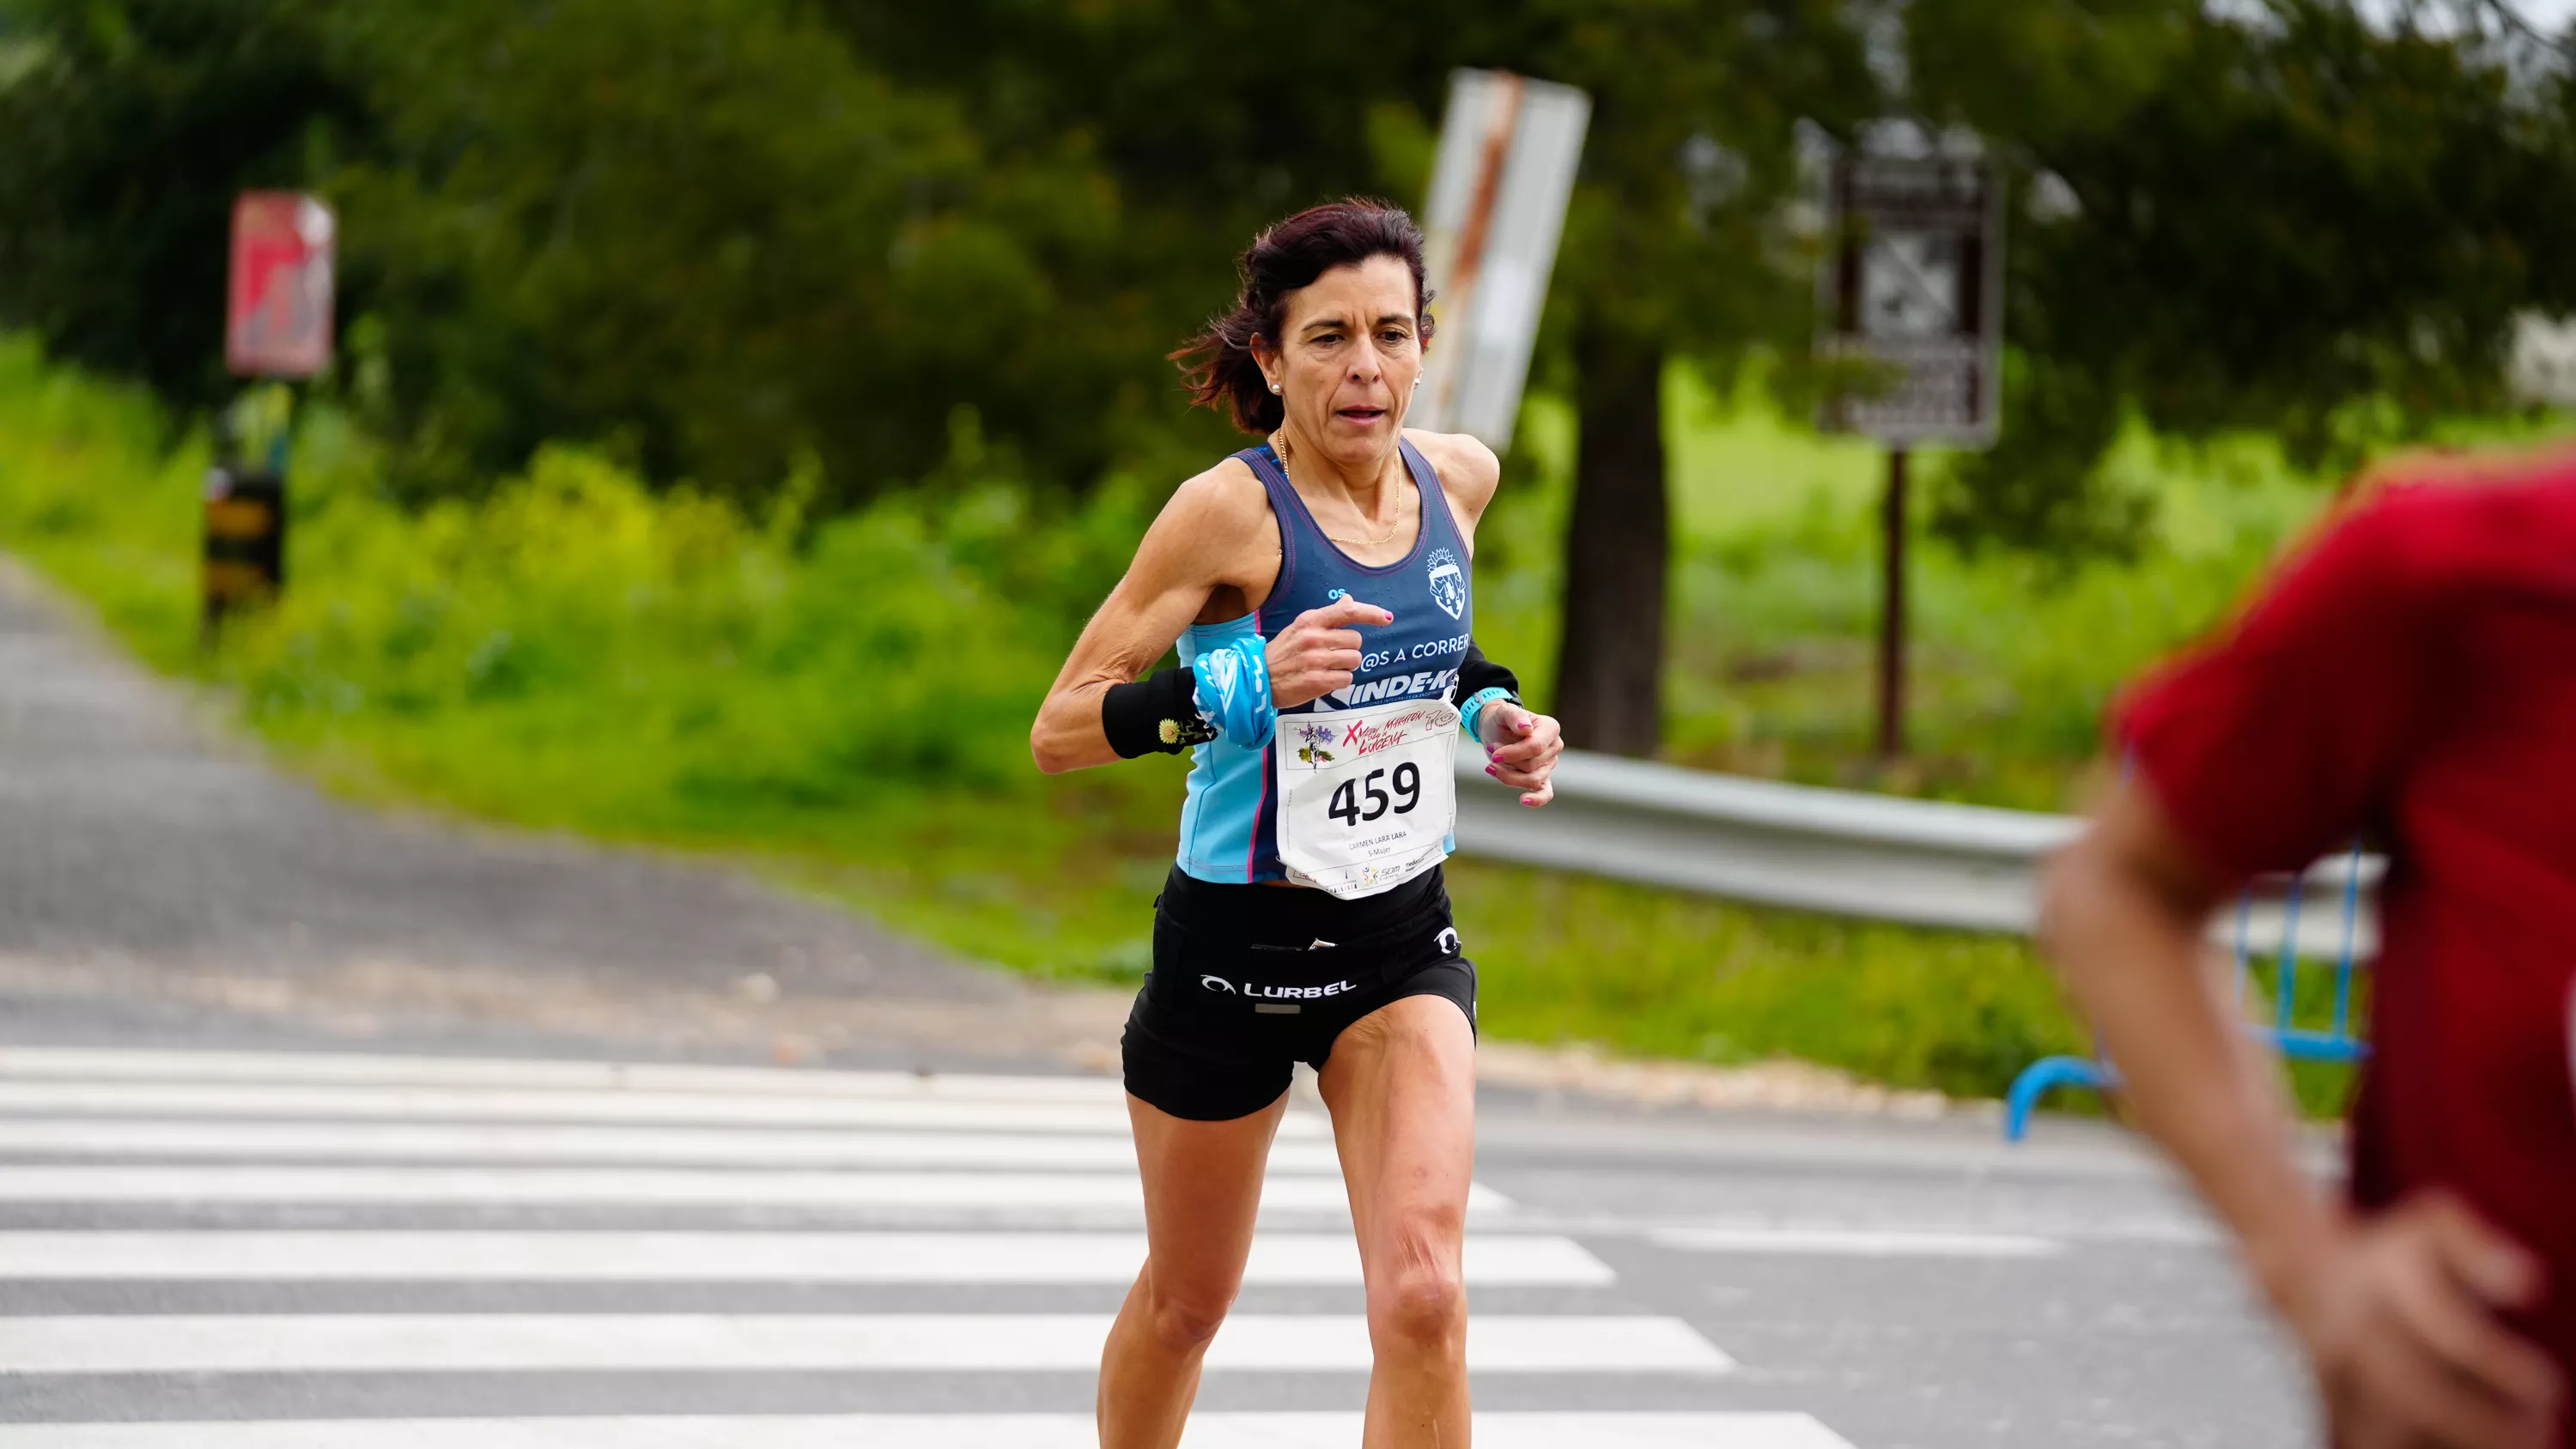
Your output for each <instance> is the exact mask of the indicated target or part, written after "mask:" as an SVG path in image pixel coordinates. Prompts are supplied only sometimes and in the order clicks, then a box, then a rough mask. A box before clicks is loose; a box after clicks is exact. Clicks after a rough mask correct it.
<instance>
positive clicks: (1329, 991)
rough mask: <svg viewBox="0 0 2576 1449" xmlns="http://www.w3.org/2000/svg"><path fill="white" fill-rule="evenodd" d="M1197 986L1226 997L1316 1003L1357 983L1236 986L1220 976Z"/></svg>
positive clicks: (1209, 978)
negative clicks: (1250, 997)
mask: <svg viewBox="0 0 2576 1449" xmlns="http://www.w3.org/2000/svg"><path fill="white" fill-rule="evenodd" d="M1199 985H1200V986H1201V987H1203V988H1205V989H1207V990H1209V991H1222V992H1224V993H1225V994H1226V995H1228V996H1254V997H1259V998H1260V999H1262V1000H1264V1001H1316V1000H1320V999H1321V998H1323V997H1327V996H1339V995H1341V994H1342V993H1343V992H1345V991H1348V990H1350V989H1352V988H1353V987H1354V986H1356V985H1358V983H1357V982H1353V981H1336V982H1334V983H1333V984H1331V985H1330V986H1263V985H1261V984H1259V983H1258V982H1252V981H1246V982H1244V983H1243V984H1242V985H1240V986H1237V985H1235V984H1234V983H1233V982H1231V981H1228V980H1226V979H1225V978H1224V977H1222V976H1202V977H1200V978H1199Z"/></svg>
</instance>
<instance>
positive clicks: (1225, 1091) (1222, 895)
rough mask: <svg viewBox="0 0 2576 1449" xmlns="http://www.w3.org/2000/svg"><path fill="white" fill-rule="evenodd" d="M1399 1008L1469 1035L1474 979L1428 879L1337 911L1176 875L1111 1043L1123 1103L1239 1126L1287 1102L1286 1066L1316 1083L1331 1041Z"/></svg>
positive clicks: (1436, 875) (1309, 893)
mask: <svg viewBox="0 0 2576 1449" xmlns="http://www.w3.org/2000/svg"><path fill="white" fill-rule="evenodd" d="M1408 996H1445V997H1447V998H1448V999H1450V1000H1451V1001H1454V1002H1456V1003H1457V1004H1458V1009H1459V1010H1460V1011H1462V1012H1464V1013H1466V1016H1467V1024H1468V1027H1469V1028H1470V1029H1471V1030H1472V1029H1473V1028H1474V1026H1475V1022H1476V967H1475V964H1474V963H1473V962H1470V961H1469V960H1468V959H1467V958H1466V956H1465V955H1464V954H1462V953H1461V951H1460V949H1459V941H1458V931H1457V928H1456V927H1455V926H1453V925H1451V924H1450V921H1449V891H1448V888H1447V887H1446V886H1445V885H1443V884H1442V881H1441V874H1440V871H1439V870H1438V869H1436V868H1435V869H1433V870H1430V871H1427V872H1425V873H1423V874H1422V875H1420V876H1418V877H1416V878H1415V879H1413V880H1410V881H1407V882H1405V883H1404V884H1403V885H1400V886H1398V887H1396V888H1395V889H1394V890H1391V891H1387V892H1385V893H1383V894H1381V895H1374V896H1369V897H1366V898H1365V899H1362V900H1356V901H1345V900H1341V899H1338V898H1336V897H1333V896H1330V895H1327V894H1325V893H1324V892H1322V891H1319V890H1301V889H1295V888H1285V887H1280V886H1266V885H1223V884H1219V883H1216V882H1212V881H1203V880H1198V879H1196V878H1194V877H1192V876H1188V875H1185V874H1183V873H1182V872H1181V870H1180V869H1179V868H1178V867H1177V866H1176V867H1174V868H1173V870H1172V874H1171V878H1170V879H1169V880H1168V881H1166V882H1165V883H1164V886H1163V894H1162V895H1161V897H1160V898H1158V899H1157V900H1156V901H1155V902H1154V965H1153V969H1151V970H1150V971H1147V972H1146V973H1145V985H1144V989H1143V990H1140V991H1138V992H1137V993H1136V1005H1135V1006H1134V1008H1133V1009H1131V1010H1130V1011H1129V1012H1128V1014H1127V1032H1126V1035H1125V1036H1124V1037H1122V1038H1121V1039H1120V1041H1119V1054H1120V1056H1121V1057H1122V1058H1123V1059H1124V1060H1125V1064H1126V1070H1127V1090H1128V1091H1130V1092H1133V1093H1135V1094H1136V1095H1137V1096H1138V1097H1140V1098H1142V1099H1143V1100H1144V1101H1145V1102H1147V1103H1148V1104H1150V1105H1152V1106H1154V1107H1157V1108H1160V1109H1161V1110H1163V1111H1165V1112H1168V1113H1170V1114H1171V1115H1173V1116H1175V1117H1185V1118H1188V1119H1189V1120H1191V1121H1194V1122H1226V1121H1231V1120H1233V1119H1235V1118H1237V1117H1245V1116H1249V1115H1251V1114H1252V1113H1255V1112H1258V1111H1260V1110H1261V1109H1262V1108H1264V1107H1267V1106H1269V1105H1270V1104H1271V1103H1273V1102H1275V1101H1277V1100H1279V1094H1280V1093H1282V1092H1285V1091H1287V1090H1288V1082H1289V1077H1290V1075H1291V1073H1292V1072H1293V1071H1294V1065H1293V1064H1294V1063H1297V1062H1304V1063H1306V1064H1308V1065H1309V1066H1312V1067H1314V1068H1315V1069H1317V1070H1318V1071H1320V1070H1322V1069H1323V1065H1324V1062H1325V1061H1326V1059H1328V1058H1329V1057H1331V1056H1332V1054H1333V1040H1334V1038H1336V1037H1338V1036H1340V1035H1341V1034H1342V1028H1344V1027H1346V1026H1349V1025H1350V1024H1351V1023H1352V1022H1355V1021H1357V1020H1359V1019H1360V1018H1361V1017H1363V1016H1366V1015H1368V1014H1369V1013H1370V1012H1372V1011H1375V1010H1377V1009H1378V1008H1379V1007H1381V1006H1384V1005H1386V1004H1388V1003H1389V1002H1393V1001H1401V1000H1403V999H1404V998H1405V997H1408Z"/></svg>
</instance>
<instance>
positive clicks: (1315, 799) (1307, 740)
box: [1275, 699, 1458, 901]
mask: <svg viewBox="0 0 2576 1449" xmlns="http://www.w3.org/2000/svg"><path fill="white" fill-rule="evenodd" d="M1276 740H1277V746H1276V750H1275V754H1276V755H1277V757H1278V761H1279V863H1280V865H1281V866H1282V867H1284V868H1285V869H1286V871H1287V874H1288V879H1290V880H1292V881H1295V882H1296V883H1297V884H1299V885H1310V886H1314V887H1317V888H1318V889H1321V890H1325V891H1330V892H1331V893H1332V894H1334V895H1336V896H1339V897H1341V898H1342V899H1343V900H1346V901H1347V900H1357V899H1359V898H1360V897H1362V896H1373V895H1376V894H1377V893H1378V892H1380V891H1384V890H1392V889H1394V888H1395V887H1397V886H1399V885H1402V884H1404V883H1405V882H1406V881H1408V880H1411V879H1413V878H1414V877H1415V876H1417V875H1420V874H1422V873H1423V872H1424V871H1426V870H1429V869H1431V868H1432V867H1433V866H1435V865H1438V864H1439V863H1440V862H1441V860H1442V859H1443V858H1445V857H1446V856H1447V855H1448V853H1449V852H1448V840H1449V832H1450V830H1451V829H1452V828H1454V827H1455V826H1456V825H1457V822H1458V788H1457V777H1456V776H1455V775H1453V774H1451V773H1450V769H1451V766H1452V764H1453V762H1454V760H1455V757H1456V755H1457V750H1458V711H1457V710H1456V709H1455V708H1453V707H1452V706H1451V705H1449V704H1448V703H1447V702H1446V701H1443V700H1438V699H1414V700H1400V701H1397V702H1396V703H1393V704H1381V705H1373V706H1371V707H1369V708H1366V709H1346V710H1336V711H1334V712H1332V713H1330V714H1292V715H1281V716H1280V717H1279V733H1278V735H1277V736H1276Z"/></svg>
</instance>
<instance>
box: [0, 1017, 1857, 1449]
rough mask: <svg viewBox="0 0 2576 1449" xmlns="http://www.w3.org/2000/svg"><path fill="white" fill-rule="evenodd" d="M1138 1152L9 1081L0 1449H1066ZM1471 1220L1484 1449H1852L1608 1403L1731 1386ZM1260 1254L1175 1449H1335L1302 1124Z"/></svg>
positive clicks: (1345, 1440)
mask: <svg viewBox="0 0 2576 1449" xmlns="http://www.w3.org/2000/svg"><path fill="white" fill-rule="evenodd" d="M1125 1134H1126V1113H1125V1107H1124V1103H1123V1100H1122V1098H1121V1095H1120V1093H1119V1091H1118V1088H1117V1086H1116V1084H1115V1083H1113V1082H1106V1081H1100V1080H1094V1079H1075V1078H1051V1077H1002V1076H971V1075H945V1074H943V1075H915V1074H908V1073H871V1072H827V1071H812V1070H795V1071H782V1070H766V1069H756V1068H730V1067H708V1066H688V1065H667V1064H639V1063H606V1062H584V1061H536V1060H484V1059H466V1058H456V1057H433V1056H396V1055H329V1054H321V1053H252V1052H219V1051H190V1050H157V1049H154V1050H139V1049H79V1048H58V1047H44V1048H35V1047H27V1048H0V1449H535V1446H548V1449H571V1446H582V1449H630V1446H631V1449H648V1446H649V1449H695V1446H707V1449H713V1446H719V1445H721V1446H726V1449H734V1446H743V1445H756V1446H764V1449H801V1446H807V1445H812V1446H821V1445H825V1444H830V1445H832V1446H834V1449H845V1446H868V1449H912V1446H923V1449H928V1446H941V1449H981V1446H995V1449H999V1446H1003V1445H1008V1446H1011V1449H1059V1446H1062V1449H1073V1446H1089V1445H1091V1444H1093V1443H1094V1442H1095V1436H1094V1431H1093V1428H1092V1417H1091V1413H1090V1410H1089V1403H1090V1389H1089V1383H1090V1375H1091V1374H1092V1373H1093V1371H1094V1370H1096V1368H1097V1364H1098V1358H1099V1353H1100V1346H1101V1342H1102V1339H1103V1337H1104V1336H1105V1334H1106V1332H1107V1330H1108V1326H1109V1323H1110V1318H1111V1315H1112V1314H1113V1313H1114V1312H1115V1310H1116V1307H1117V1304H1118V1302H1119V1300H1120V1297H1121V1296H1122V1295H1123V1293H1124V1291H1125V1289H1126V1286H1127V1285H1128V1283H1129V1282H1130V1281H1132V1279H1133V1278H1134V1275H1135V1272H1136V1269H1137V1267H1138V1265H1139V1264H1140V1263H1141V1262H1142V1261H1143V1257H1144V1237H1143V1233H1142V1217H1141V1194H1140V1189H1139V1187H1138V1184H1137V1181H1136V1177H1135V1172H1134V1166H1133V1158H1132V1155H1131V1153H1130V1149H1129V1146H1128V1143H1127V1140H1126V1135H1125ZM1469 1215H1470V1231H1469V1237H1468V1245H1467V1252H1466V1259H1465V1271H1466V1276H1467V1282H1468V1286H1469V1289H1470V1291H1471V1293H1473V1294H1475V1295H1477V1301H1478V1307H1477V1310H1476V1313H1475V1315H1474V1317H1473V1319H1472V1322H1471V1325H1470V1330H1469V1342H1468V1360H1469V1366H1470V1369H1471V1371H1472V1372H1473V1373H1474V1374H1475V1375H1476V1376H1477V1382H1478V1385H1479V1388H1480V1391H1486V1390H1490V1389H1491V1388H1493V1387H1494V1386H1496V1385H1498V1384H1509V1385H1512V1386H1513V1392H1511V1393H1509V1394H1507V1395H1504V1396H1503V1397H1504V1398H1505V1399H1506V1401H1507V1402H1509V1403H1510V1404H1511V1405H1512V1407H1511V1408H1509V1409H1498V1410H1492V1411H1487V1412H1480V1413H1479V1414H1478V1416H1477V1427H1476V1433H1477V1439H1478V1442H1479V1443H1480V1444H1482V1445H1485V1446H1489V1449H1537V1446H1541V1445H1546V1446H1550V1449H1555V1446H1565V1445H1582V1446H1599V1449H1678V1446H1681V1445H1690V1446H1693V1449H1850V1446H1849V1445H1848V1443H1847V1442H1846V1441H1845V1440H1843V1439H1842V1438H1840V1437H1839V1436H1837V1435H1835V1434H1834V1433H1833V1432H1832V1431H1830V1430H1829V1429H1827V1428H1826V1427H1825V1426H1824V1425H1822V1424H1820V1423H1818V1422H1817V1421H1816V1420H1815V1419H1813V1418H1812V1417H1810V1416H1807V1415H1804V1414H1797V1413H1779V1412H1727V1411H1714V1410H1711V1411H1699V1410H1690V1411H1676V1410H1670V1409H1663V1408H1657V1409H1652V1410H1645V1409H1640V1410H1633V1411H1630V1410H1622V1409H1618V1408H1603V1407H1601V1405H1602V1404H1603V1403H1604V1402H1608V1401H1613V1400H1615V1395H1611V1396H1609V1397H1608V1398H1605V1395H1604V1394H1603V1393H1602V1392H1601V1387H1602V1386H1603V1385H1614V1386H1615V1385H1617V1384H1625V1383H1630V1382H1637V1381H1642V1380H1652V1381H1654V1382H1656V1383H1658V1384H1659V1385H1662V1386H1663V1387H1664V1388H1665V1390H1666V1391H1665V1392H1664V1393H1663V1394H1662V1396H1661V1397H1660V1398H1659V1399H1658V1400H1657V1401H1658V1402H1660V1403H1671V1402H1675V1401H1676V1399H1675V1395H1674V1392H1673V1391H1672V1387H1671V1386H1672V1385H1675V1384H1679V1385H1683V1386H1685V1390H1686V1389H1687V1386H1688V1385H1692V1384H1722V1383H1723V1382H1725V1381H1726V1379H1727V1377H1728V1376H1729V1375H1730V1374H1731V1373H1733V1372H1734V1371H1735V1370H1736V1369H1737V1365H1736V1363H1735V1360H1734V1359H1733V1358H1731V1357H1730V1356H1729V1355H1728V1354H1727V1353H1726V1351H1725V1350H1724V1349H1723V1348H1722V1347H1720V1346H1719V1345H1717V1344H1715V1343H1712V1342H1710V1341H1709V1340H1708V1339H1707V1338H1706V1337H1704V1336H1703V1335H1702V1334H1701V1333H1700V1332H1699V1331H1698V1330H1697V1329H1695V1328H1694V1327H1692V1325H1691V1324H1689V1323H1688V1322H1686V1321H1684V1320H1682V1319H1679V1318H1675V1317H1670V1316H1665V1315H1659V1314H1654V1313H1647V1312H1638V1311H1634V1310H1633V1309H1632V1308H1631V1307H1630V1306H1629V1305H1628V1304H1626V1303H1625V1302H1624V1301H1623V1300H1622V1299H1621V1298H1620V1296H1619V1292H1618V1286H1619V1285H1618V1275H1617V1273H1615V1272H1614V1271H1613V1270H1612V1269H1611V1267H1610V1266H1609V1265H1608V1264H1607V1263H1605V1262H1604V1261H1603V1260H1602V1259H1601V1258H1600V1257H1598V1256H1596V1255H1595V1254H1594V1253H1593V1252H1592V1251H1591V1250H1590V1249H1588V1248H1586V1247H1585V1246H1584V1245H1583V1244H1582V1243H1581V1242H1578V1241H1576V1240H1574V1239H1571V1238H1568V1237H1564V1236H1561V1235H1556V1234H1551V1233H1547V1232H1542V1231H1535V1230H1527V1229H1516V1228H1515V1226H1514V1217H1515V1209H1514V1206H1513V1204H1512V1203H1511V1202H1510V1201H1509V1200H1508V1199H1507V1198H1506V1197H1505V1196H1504V1195H1503V1194H1501V1193H1498V1192H1495V1191H1494V1190H1492V1189H1491V1188H1490V1187H1488V1186H1486V1185H1483V1184H1479V1185H1478V1186H1477V1187H1476V1188H1475V1190H1474V1193H1473V1196H1472V1197H1471V1200H1470V1204H1469ZM1262 1219H1263V1220H1262V1227H1261V1232H1260V1234H1259V1236H1258V1238H1257V1239H1256V1241H1255V1245H1254V1249H1253V1254H1252V1259H1251V1262H1250V1265H1249V1268H1248V1272H1247V1282H1246V1295H1245V1299H1244V1302H1243V1303H1242V1304H1241V1305H1239V1306H1238V1308H1237V1310H1236V1312H1235V1313H1234V1314H1233V1316H1231V1317H1230V1318H1229V1319H1228V1320H1227V1322H1226V1325H1225V1328H1224V1330H1223V1331H1222V1332H1221V1333H1220V1334H1219V1335H1218V1338H1217V1340H1216V1342H1215V1344H1214V1346H1213V1347H1212V1348H1211V1350H1210V1353H1209V1357H1208V1378H1207V1382H1206V1387H1205V1389H1204V1391H1203V1393H1202V1396H1201V1404H1202V1405H1203V1407H1202V1409H1201V1411H1200V1412H1199V1413H1198V1414H1197V1415H1196V1416H1195V1417H1194V1419H1193V1420H1192V1425H1191V1429H1190V1435H1189V1438H1188V1440H1187V1443H1188V1444H1190V1445H1192V1446H1202V1449H1309V1446H1312V1449H1323V1446H1347V1445H1355V1444H1356V1443H1357V1442H1358V1438H1359V1414H1358V1407H1359V1403H1360V1399H1361V1397H1362V1394H1363V1390H1364V1387H1365V1382H1366V1374H1367V1369H1368V1364H1369V1349H1368V1336H1367V1327H1366V1322H1365V1319H1364V1317H1363V1316H1362V1314H1361V1312H1360V1307H1361V1304H1360V1295H1359V1284H1360V1265H1359V1259H1358V1254H1357V1251H1356V1249H1355V1248H1354V1246H1353V1245H1352V1242H1351V1239H1350V1229H1349V1218H1348V1207H1347V1204H1346V1202H1345V1200H1344V1198H1343V1195H1342V1185H1341V1181H1340V1177H1339V1175H1338V1167H1337V1165H1336V1163H1335V1161H1334V1158H1333V1154H1332V1147H1331V1142H1330V1138H1329V1133H1328V1130H1327V1127H1326V1125H1325V1123H1324V1122H1323V1121H1322V1120H1321V1118H1320V1117H1318V1116H1315V1115H1312V1114H1307V1113H1296V1114H1292V1115H1291V1117H1290V1118H1289V1120H1288V1121H1287V1123H1286V1124H1285V1125H1284V1126H1283V1128H1282V1131H1281V1134H1280V1141H1279V1143H1278V1145H1277V1147H1276V1149H1275V1150H1274V1152H1273V1154H1272V1158H1271V1169H1270V1178H1269V1181H1268V1183H1267V1185H1266V1187H1265V1189H1264V1194H1263V1199H1262ZM1489 1305H1491V1306H1489ZM1587 1385H1588V1388H1587ZM1560 1391H1562V1399H1561V1401H1562V1402H1564V1404H1565V1406H1564V1407H1547V1408H1528V1407H1522V1406H1524V1405H1528V1404H1533V1403H1544V1402H1548V1396H1549V1395H1550V1394H1554V1393H1559V1392H1560ZM1681 1398H1682V1399H1683V1400H1687V1399H1689V1398H1690V1395H1689V1393H1688V1392H1686V1391H1684V1392H1682V1394H1681Z"/></svg>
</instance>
